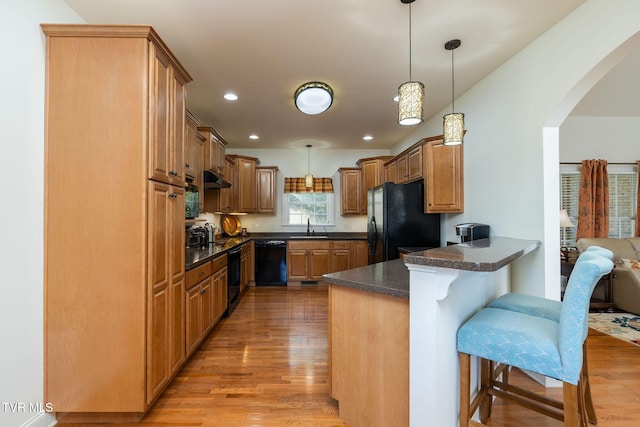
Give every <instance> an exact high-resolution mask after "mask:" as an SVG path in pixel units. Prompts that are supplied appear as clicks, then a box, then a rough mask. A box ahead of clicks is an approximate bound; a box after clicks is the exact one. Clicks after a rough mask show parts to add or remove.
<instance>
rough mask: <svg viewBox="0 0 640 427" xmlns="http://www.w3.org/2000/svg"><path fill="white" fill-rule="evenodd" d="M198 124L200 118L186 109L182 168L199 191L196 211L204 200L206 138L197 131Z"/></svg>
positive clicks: (200, 210) (200, 209)
mask: <svg viewBox="0 0 640 427" xmlns="http://www.w3.org/2000/svg"><path fill="white" fill-rule="evenodd" d="M199 124H200V120H198V118H197V117H196V116H194V115H193V114H191V112H190V111H188V110H187V112H186V115H185V142H184V147H185V149H184V152H185V164H184V170H185V176H186V178H187V181H188V182H191V183H193V185H195V186H196V187H197V188H198V191H199V192H200V197H199V198H198V211H199V212H203V211H204V200H205V191H204V185H203V184H204V176H203V165H204V161H203V158H204V148H205V142H206V140H205V137H204V135H202V134H201V133H200V132H198V125H199Z"/></svg>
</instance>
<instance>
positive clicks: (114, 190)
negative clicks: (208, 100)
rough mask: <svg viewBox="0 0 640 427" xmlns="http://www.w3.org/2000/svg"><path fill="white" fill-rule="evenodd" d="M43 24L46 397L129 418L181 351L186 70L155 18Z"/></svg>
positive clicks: (73, 418)
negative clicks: (152, 22) (132, 22)
mask: <svg viewBox="0 0 640 427" xmlns="http://www.w3.org/2000/svg"><path fill="white" fill-rule="evenodd" d="M41 27H42V29H43V31H44V33H45V35H46V50H47V58H46V61H47V64H46V68H47V73H46V91H47V99H46V110H47V117H46V123H45V144H46V148H45V153H46V159H45V180H44V181H45V213H44V218H45V220H44V234H45V248H44V250H45V264H44V294H45V301H44V325H45V327H44V328H45V329H44V337H45V339H44V342H45V344H44V361H45V362H44V363H45V364H44V384H45V385H44V388H45V389H44V399H45V401H47V402H51V404H52V405H53V406H54V408H55V409H56V416H57V419H58V421H64V422H76V423H92V422H100V421H105V420H106V421H108V422H120V423H127V422H130V421H137V420H139V419H140V418H141V417H142V416H143V415H144V413H145V412H146V411H147V409H148V408H149V406H150V404H151V403H152V402H153V401H154V400H155V398H156V397H157V396H158V395H159V394H160V393H161V392H162V390H163V389H164V388H165V387H166V385H167V384H168V383H169V381H170V380H171V378H172V377H173V375H175V373H176V372H177V371H178V370H179V369H180V367H181V366H182V365H183V363H184V360H185V338H184V330H185V329H184V328H185V323H184V322H185V320H184V309H185V271H184V265H185V264H184V261H185V260H184V255H185V254H184V247H185V242H184V237H185V234H184V185H185V174H184V163H185V160H184V135H185V95H186V87H185V86H186V83H187V82H189V81H190V80H191V77H190V76H189V74H188V73H187V72H186V70H184V68H183V67H182V66H181V65H180V63H179V62H178V61H177V59H176V58H175V57H174V56H173V55H172V54H171V52H170V51H169V50H168V49H167V47H166V45H165V44H164V43H163V42H162V40H161V39H160V38H159V37H158V35H157V33H156V32H155V31H154V30H153V29H152V28H151V27H148V26H111V25H105V26H102V25H55V24H54V25H49V24H43V25H42V26H41ZM70 117H73V122H74V123H73V126H69V118H70ZM87 135H91V138H87ZM70 170H72V171H73V172H74V173H72V174H71V173H69V171H70ZM78 176H82V179H81V180H79V179H77V177H78ZM105 177H114V179H105ZM116 178H117V179H116ZM88 188H90V189H94V190H96V191H87V189H88ZM78 194H83V203H82V209H78V207H77V206H78V205H77V200H78ZM79 229H82V230H89V229H91V230H93V231H92V236H91V238H90V239H87V237H86V233H78V232H77V230H79ZM70 331H73V333H70ZM105 355H108V357H106V358H105Z"/></svg>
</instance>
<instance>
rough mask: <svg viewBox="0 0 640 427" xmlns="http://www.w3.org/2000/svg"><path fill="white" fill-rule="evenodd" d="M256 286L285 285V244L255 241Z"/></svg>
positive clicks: (278, 241) (272, 241)
mask: <svg viewBox="0 0 640 427" xmlns="http://www.w3.org/2000/svg"><path fill="white" fill-rule="evenodd" d="M255 250H256V254H255V257H256V258H255V259H256V270H255V278H256V286H286V285H287V242H286V241H284V240H256V241H255Z"/></svg>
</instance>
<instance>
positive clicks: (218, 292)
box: [211, 254, 228, 326]
mask: <svg viewBox="0 0 640 427" xmlns="http://www.w3.org/2000/svg"><path fill="white" fill-rule="evenodd" d="M211 265H212V267H211V269H212V271H213V274H212V275H211V284H212V286H213V294H214V297H213V322H212V326H214V325H215V324H216V322H218V320H220V318H221V317H222V315H223V314H224V312H225V311H226V310H227V271H228V270H227V255H226V254H224V255H221V256H219V257H217V258H215V259H214V260H213V261H212V262H211Z"/></svg>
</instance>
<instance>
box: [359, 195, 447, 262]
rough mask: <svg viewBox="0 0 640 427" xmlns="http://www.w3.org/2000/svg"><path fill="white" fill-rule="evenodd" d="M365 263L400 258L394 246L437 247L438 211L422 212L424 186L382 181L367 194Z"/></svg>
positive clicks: (438, 241)
mask: <svg viewBox="0 0 640 427" xmlns="http://www.w3.org/2000/svg"><path fill="white" fill-rule="evenodd" d="M367 243H368V245H369V264H374V263H377V262H382V261H389V260H392V259H397V258H399V257H400V255H399V253H398V247H430V248H436V247H440V214H425V213H424V185H423V184H422V183H421V182H420V183H412V184H393V183H391V182H385V183H384V184H382V185H380V186H378V187H375V188H370V189H369V190H368V194H367Z"/></svg>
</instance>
